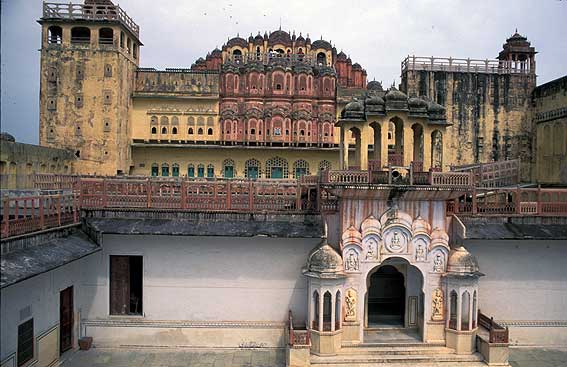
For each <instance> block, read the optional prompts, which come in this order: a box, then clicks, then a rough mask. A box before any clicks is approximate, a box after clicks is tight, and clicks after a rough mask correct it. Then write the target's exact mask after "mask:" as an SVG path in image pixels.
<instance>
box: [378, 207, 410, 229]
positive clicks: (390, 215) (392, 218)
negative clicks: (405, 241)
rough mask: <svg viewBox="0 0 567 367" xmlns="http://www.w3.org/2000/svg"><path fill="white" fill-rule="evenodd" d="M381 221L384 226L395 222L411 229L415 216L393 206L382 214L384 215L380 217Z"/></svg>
mask: <svg viewBox="0 0 567 367" xmlns="http://www.w3.org/2000/svg"><path fill="white" fill-rule="evenodd" d="M380 223H382V228H385V227H388V226H390V225H394V224H399V225H401V226H404V227H406V228H407V229H408V230H410V229H411V225H412V223H413V218H412V217H411V215H409V214H408V213H406V212H403V211H401V210H399V209H396V208H391V209H388V210H387V211H386V212H385V213H384V214H382V217H380Z"/></svg>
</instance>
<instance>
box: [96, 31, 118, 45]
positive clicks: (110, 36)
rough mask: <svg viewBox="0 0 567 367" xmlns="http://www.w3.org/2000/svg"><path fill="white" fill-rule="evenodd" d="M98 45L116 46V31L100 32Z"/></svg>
mask: <svg viewBox="0 0 567 367" xmlns="http://www.w3.org/2000/svg"><path fill="white" fill-rule="evenodd" d="M98 44H99V45H112V44H114V31H113V30H112V28H101V29H99V30H98Z"/></svg>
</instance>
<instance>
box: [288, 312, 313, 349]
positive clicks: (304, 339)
mask: <svg viewBox="0 0 567 367" xmlns="http://www.w3.org/2000/svg"><path fill="white" fill-rule="evenodd" d="M288 332H289V346H290V347H294V346H295V347H308V346H310V345H311V340H310V338H309V330H306V329H305V328H304V329H295V328H294V326H293V316H292V314H291V311H289V314H288Z"/></svg>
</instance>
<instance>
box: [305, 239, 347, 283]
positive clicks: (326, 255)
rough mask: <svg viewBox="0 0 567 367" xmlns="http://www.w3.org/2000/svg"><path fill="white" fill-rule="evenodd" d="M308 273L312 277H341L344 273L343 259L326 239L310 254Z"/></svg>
mask: <svg viewBox="0 0 567 367" xmlns="http://www.w3.org/2000/svg"><path fill="white" fill-rule="evenodd" d="M306 271H307V273H308V275H309V273H310V275H312V276H313V275H315V276H325V275H327V276H333V275H334V276H336V275H340V274H341V273H342V272H343V271H344V267H343V259H342V257H341V255H339V253H338V252H337V251H336V250H335V249H334V248H332V247H331V246H330V245H329V244H328V243H327V240H326V239H324V240H323V241H322V242H321V243H320V244H319V245H318V246H317V247H315V248H314V249H313V250H311V252H310V253H309V255H308V257H307V269H306Z"/></svg>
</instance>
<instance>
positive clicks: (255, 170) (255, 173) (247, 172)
mask: <svg viewBox="0 0 567 367" xmlns="http://www.w3.org/2000/svg"><path fill="white" fill-rule="evenodd" d="M260 174H261V165H260V161H259V160H257V159H254V158H252V159H249V160H247V161H246V162H245V163H244V177H246V178H251V179H256V178H258V177H260Z"/></svg>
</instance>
